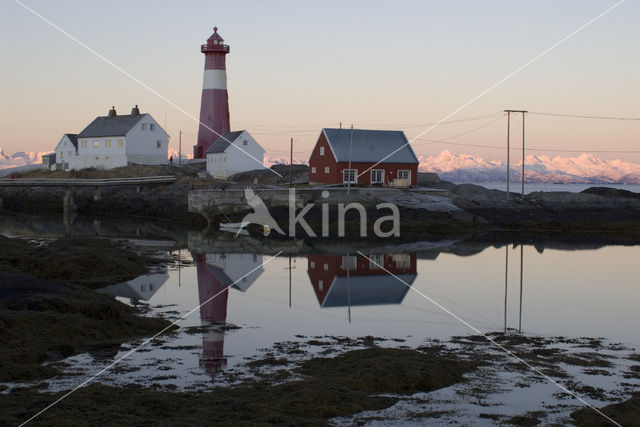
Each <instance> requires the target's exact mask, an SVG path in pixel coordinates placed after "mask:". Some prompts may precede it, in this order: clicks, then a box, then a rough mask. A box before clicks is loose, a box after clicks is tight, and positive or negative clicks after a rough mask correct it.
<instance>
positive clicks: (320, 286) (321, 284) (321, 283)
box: [318, 280, 324, 290]
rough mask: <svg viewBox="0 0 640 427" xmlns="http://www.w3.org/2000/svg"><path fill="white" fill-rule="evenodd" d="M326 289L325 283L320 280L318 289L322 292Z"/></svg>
mask: <svg viewBox="0 0 640 427" xmlns="http://www.w3.org/2000/svg"><path fill="white" fill-rule="evenodd" d="M322 288H324V282H323V281H322V280H318V289H320V290H322Z"/></svg>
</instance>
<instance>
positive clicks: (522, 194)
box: [520, 111, 526, 199]
mask: <svg viewBox="0 0 640 427" xmlns="http://www.w3.org/2000/svg"><path fill="white" fill-rule="evenodd" d="M525 113H526V111H523V112H522V192H521V193H520V195H521V196H522V198H523V199H524V115H525Z"/></svg>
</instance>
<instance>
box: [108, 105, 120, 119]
mask: <svg viewBox="0 0 640 427" xmlns="http://www.w3.org/2000/svg"><path fill="white" fill-rule="evenodd" d="M117 115H118V113H116V107H115V106H113V107H111V110H109V114H107V117H115V116H117Z"/></svg>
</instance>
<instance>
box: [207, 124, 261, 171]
mask: <svg viewBox="0 0 640 427" xmlns="http://www.w3.org/2000/svg"><path fill="white" fill-rule="evenodd" d="M232 145H233V146H232ZM263 162H264V149H263V148H262V147H261V146H260V144H258V142H257V141H256V140H255V139H254V138H253V137H252V136H251V134H249V132H247V131H246V130H238V131H234V132H226V133H224V134H223V135H222V136H221V137H220V138H218V139H217V140H216V142H214V143H213V144H212V145H211V147H209V149H208V150H207V172H208V173H209V174H210V175H211V176H213V177H214V178H217V179H227V178H229V177H230V176H231V175H233V174H235V173H238V172H246V171H251V170H255V169H261V168H264V165H263Z"/></svg>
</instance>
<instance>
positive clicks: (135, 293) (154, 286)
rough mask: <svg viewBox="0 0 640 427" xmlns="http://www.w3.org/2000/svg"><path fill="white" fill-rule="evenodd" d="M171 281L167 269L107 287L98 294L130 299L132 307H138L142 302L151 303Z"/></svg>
mask: <svg viewBox="0 0 640 427" xmlns="http://www.w3.org/2000/svg"><path fill="white" fill-rule="evenodd" d="M168 279H169V274H168V273H167V269H166V268H164V271H162V272H159V273H154V274H146V275H144V276H140V277H137V278H135V279H133V280H129V281H128V282H122V283H118V284H116V285H111V286H107V287H106V288H102V289H100V290H99V291H98V292H101V293H103V294H107V295H112V296H114V297H122V298H129V301H130V302H131V304H132V305H137V304H138V303H139V302H140V301H149V300H150V299H151V297H153V295H154V294H155V293H156V292H158V289H160V288H161V287H162V286H163V285H164V284H165V282H166V281H167V280H168Z"/></svg>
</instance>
